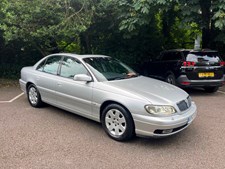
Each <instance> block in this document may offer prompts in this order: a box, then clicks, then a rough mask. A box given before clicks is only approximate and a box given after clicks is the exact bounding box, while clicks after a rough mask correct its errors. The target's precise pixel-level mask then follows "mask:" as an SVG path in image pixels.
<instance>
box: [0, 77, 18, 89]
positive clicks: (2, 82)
mask: <svg viewBox="0 0 225 169" xmlns="http://www.w3.org/2000/svg"><path fill="white" fill-rule="evenodd" d="M12 86H13V87H18V86H19V81H18V80H15V79H6V78H0V88H3V87H12Z"/></svg>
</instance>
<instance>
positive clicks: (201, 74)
mask: <svg viewBox="0 0 225 169" xmlns="http://www.w3.org/2000/svg"><path fill="white" fill-rule="evenodd" d="M198 77H214V72H207V73H198Z"/></svg>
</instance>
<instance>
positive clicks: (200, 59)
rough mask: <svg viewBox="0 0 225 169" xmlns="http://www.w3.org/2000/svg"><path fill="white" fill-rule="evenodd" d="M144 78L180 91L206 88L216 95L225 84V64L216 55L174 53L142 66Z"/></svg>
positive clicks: (215, 52) (189, 52)
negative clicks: (149, 78)
mask: <svg viewBox="0 0 225 169" xmlns="http://www.w3.org/2000/svg"><path fill="white" fill-rule="evenodd" d="M143 69H144V72H143V74H144V75H147V76H149V77H153V78H157V79H161V80H164V81H166V82H168V83H171V84H174V85H177V86H179V87H203V88H204V89H205V90H206V91H207V92H216V91H217V90H218V88H219V87H220V86H222V85H223V84H225V75H224V73H225V62H224V61H222V59H221V58H220V56H219V55H218V52H217V51H213V50H198V51H196V50H187V49H174V50H168V51H164V52H162V53H161V54H160V56H159V57H158V58H157V59H156V60H154V61H150V62H148V63H145V64H144V66H143Z"/></svg>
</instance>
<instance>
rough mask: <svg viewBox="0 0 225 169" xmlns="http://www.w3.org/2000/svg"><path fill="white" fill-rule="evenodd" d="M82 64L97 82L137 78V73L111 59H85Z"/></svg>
mask: <svg viewBox="0 0 225 169" xmlns="http://www.w3.org/2000/svg"><path fill="white" fill-rule="evenodd" d="M84 62H85V63H86V64H87V65H88V67H89V68H90V69H91V71H92V72H93V73H94V74H95V76H96V78H97V79H98V80H99V81H107V80H120V79H126V78H131V77H136V76H137V73H136V72H135V71H133V70H132V69H131V68H129V67H128V66H126V65H125V64H123V63H122V62H120V61H118V60H116V59H113V58H111V57H93V58H85V59H84Z"/></svg>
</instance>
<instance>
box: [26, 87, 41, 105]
mask: <svg viewBox="0 0 225 169" xmlns="http://www.w3.org/2000/svg"><path fill="white" fill-rule="evenodd" d="M27 98H28V101H29V103H30V105H31V106H33V107H41V106H42V104H43V102H42V100H41V95H40V93H39V91H38V89H37V87H36V86H35V85H34V84H31V85H29V86H28V89H27Z"/></svg>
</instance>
